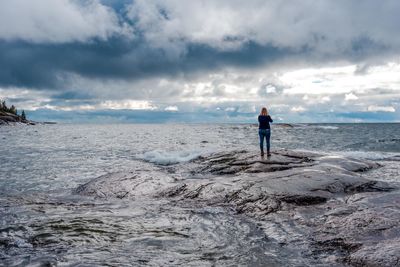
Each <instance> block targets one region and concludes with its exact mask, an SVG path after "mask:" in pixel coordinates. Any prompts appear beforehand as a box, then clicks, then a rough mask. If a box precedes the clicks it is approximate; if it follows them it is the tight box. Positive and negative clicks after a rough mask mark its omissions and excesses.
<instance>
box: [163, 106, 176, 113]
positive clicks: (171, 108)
mask: <svg viewBox="0 0 400 267" xmlns="http://www.w3.org/2000/svg"><path fill="white" fill-rule="evenodd" d="M164 110H165V111H174V112H175V111H179V109H178V107H177V106H168V107H166V108H165V109H164Z"/></svg>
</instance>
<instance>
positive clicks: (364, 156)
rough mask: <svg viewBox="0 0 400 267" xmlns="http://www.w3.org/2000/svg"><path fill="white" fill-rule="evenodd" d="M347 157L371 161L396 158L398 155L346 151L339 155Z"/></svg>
mask: <svg viewBox="0 0 400 267" xmlns="http://www.w3.org/2000/svg"><path fill="white" fill-rule="evenodd" d="M338 154H340V155H342V156H345V157H351V158H356V159H369V160H385V159H388V158H391V157H394V156H398V155H399V154H398V153H389V152H378V151H376V152H375V151H344V152H340V153H338Z"/></svg>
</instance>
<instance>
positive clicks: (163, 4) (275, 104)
mask: <svg viewBox="0 0 400 267" xmlns="http://www.w3.org/2000/svg"><path fill="white" fill-rule="evenodd" d="M399 14H400V1H398V0H382V1H376V0H363V1H358V0H326V1H320V0H302V1H291V0H274V1H270V0H248V1H239V0H198V1H185V0H57V1H54V0H35V1H32V0H4V1H0V98H2V99H6V100H7V102H8V103H10V104H14V105H16V106H17V108H19V109H25V110H26V111H27V114H28V116H30V118H32V119H37V120H55V121H60V122H62V121H64V122H252V121H254V119H255V117H256V115H257V113H258V112H259V109H260V107H262V106H267V107H268V108H269V110H270V113H271V114H272V116H273V118H275V120H276V121H280V122H362V121H367V122H370V121H397V122H398V121H400V27H399V25H400V16H399Z"/></svg>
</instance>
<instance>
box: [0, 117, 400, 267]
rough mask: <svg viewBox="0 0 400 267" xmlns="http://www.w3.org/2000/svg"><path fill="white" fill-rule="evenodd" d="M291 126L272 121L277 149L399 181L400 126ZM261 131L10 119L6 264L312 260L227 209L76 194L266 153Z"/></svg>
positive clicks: (3, 202) (2, 143)
mask: <svg viewBox="0 0 400 267" xmlns="http://www.w3.org/2000/svg"><path fill="white" fill-rule="evenodd" d="M293 126H294V127H288V126H286V125H274V126H273V128H272V141H271V143H272V150H274V149H278V148H288V149H301V150H309V151H317V152H322V153H330V154H339V155H345V156H350V157H355V158H361V159H371V160H375V161H379V162H381V163H382V165H384V167H383V168H381V169H379V171H372V172H371V173H370V174H369V175H370V177H371V178H373V179H381V180H386V181H391V182H396V183H397V182H399V181H398V179H400V178H399V177H400V166H399V165H400V161H399V160H398V159H400V136H399V132H400V124H395V123H393V124H296V125H293ZM257 131H258V129H257V125H250V124H193V125H190V124H157V125H156V124H111V125H92V124H89V125H82V124H58V125H37V126H22V125H19V126H7V127H1V128H0V266H141V265H148V266H174V265H185V266H214V265H218V266H232V265H247V266H302V265H306V264H308V260H307V259H306V258H304V257H303V256H302V255H300V254H299V253H298V252H296V251H290V250H285V249H283V248H282V247H281V246H280V245H279V244H278V243H277V242H274V239H273V238H271V237H268V236H266V235H265V233H263V232H262V231H261V230H260V229H259V228H258V227H257V223H256V222H254V221H253V220H251V219H250V218H247V217H245V216H244V215H240V214H236V213H235V212H234V211H233V210H231V209H230V208H226V207H207V206H200V205H195V204H193V203H176V202H174V201H173V200H171V199H161V198H160V199H157V200H155V199H147V198H142V199H135V200H124V199H98V198H93V197H84V196H80V195H77V194H75V193H74V189H75V188H76V187H77V186H79V185H81V184H83V183H86V182H88V181H90V180H92V179H94V178H96V177H98V176H100V175H104V174H107V173H112V172H121V171H122V172H128V171H135V170H141V171H146V172H148V173H150V174H151V173H152V172H154V173H159V171H160V170H161V171H164V170H166V168H168V172H174V170H176V168H179V166H180V165H182V164H185V162H188V161H190V160H191V159H194V158H196V157H198V156H200V155H207V154H209V153H213V152H218V151H226V150H236V149H247V150H254V151H258V133H257ZM183 178H190V177H183Z"/></svg>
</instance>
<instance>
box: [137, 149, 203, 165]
mask: <svg viewBox="0 0 400 267" xmlns="http://www.w3.org/2000/svg"><path fill="white" fill-rule="evenodd" d="M200 155H201V152H200V151H163V150H152V151H147V152H145V153H143V154H139V155H137V158H138V159H142V160H144V161H147V162H151V163H155V164H159V165H171V164H177V163H181V162H187V161H190V160H192V159H195V158H197V157H198V156H200Z"/></svg>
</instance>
